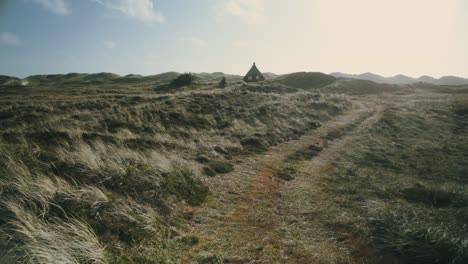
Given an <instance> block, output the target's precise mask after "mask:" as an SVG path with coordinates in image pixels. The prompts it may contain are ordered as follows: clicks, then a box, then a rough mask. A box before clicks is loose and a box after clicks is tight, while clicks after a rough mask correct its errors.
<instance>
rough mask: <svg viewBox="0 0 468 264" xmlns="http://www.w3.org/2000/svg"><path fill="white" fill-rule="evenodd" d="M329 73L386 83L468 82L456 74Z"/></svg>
mask: <svg viewBox="0 0 468 264" xmlns="http://www.w3.org/2000/svg"><path fill="white" fill-rule="evenodd" d="M330 75H332V76H335V77H337V78H348V79H359V80H368V81H373V82H377V83H388V84H412V83H419V82H425V83H430V84H437V85H462V84H468V79H465V78H461V77H456V76H445V77H442V78H440V79H436V78H433V77H430V76H427V75H424V76H421V77H419V78H412V77H409V76H405V75H401V74H400V75H396V76H393V77H383V76H380V75H377V74H373V73H363V74H346V73H341V72H333V73H330Z"/></svg>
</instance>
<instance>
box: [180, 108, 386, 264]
mask: <svg viewBox="0 0 468 264" xmlns="http://www.w3.org/2000/svg"><path fill="white" fill-rule="evenodd" d="M383 109H384V106H383V105H377V104H374V103H372V102H370V101H369V102H364V101H353V107H352V109H351V110H349V111H347V112H345V113H344V114H342V115H339V116H336V117H335V118H333V119H332V120H330V121H328V122H326V123H323V124H322V126H321V127H320V128H319V129H316V130H313V131H311V132H310V133H308V134H306V135H304V136H302V137H301V138H300V139H298V140H292V141H289V142H286V143H283V144H281V145H278V146H276V147H273V148H271V149H270V150H269V151H268V152H266V153H263V154H259V155H256V156H252V157H251V158H250V159H249V160H243V162H242V163H240V164H238V165H237V166H236V167H235V170H234V172H232V173H230V174H228V175H225V176H222V177H217V178H214V181H213V182H212V183H211V186H210V188H211V190H212V196H211V198H210V200H209V201H208V202H207V203H206V204H205V205H204V206H203V207H202V208H200V209H199V210H198V211H197V212H196V214H195V218H194V219H195V220H194V225H193V232H192V234H194V235H196V236H198V237H199V238H200V243H199V244H198V245H196V246H194V247H193V248H192V249H191V250H190V252H186V254H184V255H185V256H184V258H183V260H182V263H190V262H195V263H196V260H197V258H200V256H216V258H218V259H219V262H221V263H311V262H309V261H313V263H315V262H317V261H318V259H317V258H316V256H315V255H314V252H313V251H315V250H317V248H314V247H313V246H311V245H309V244H310V243H302V241H301V238H300V237H298V236H299V235H304V234H295V231H297V225H296V226H294V225H291V224H290V220H291V219H290V218H291V217H296V216H294V215H297V214H301V215H303V213H304V212H303V211H304V210H306V208H307V207H308V206H303V205H304V203H308V204H309V206H316V205H319V204H320V203H321V201H320V199H326V197H323V196H320V195H314V190H315V191H317V192H318V190H317V186H318V185H319V182H318V181H320V179H323V177H325V176H327V174H328V173H329V172H330V168H331V166H332V165H331V164H332V162H333V161H334V160H335V159H337V158H338V157H339V155H340V150H342V149H343V148H344V147H345V146H346V144H349V143H350V142H352V138H353V136H354V135H356V134H357V133H359V131H361V130H363V129H366V128H367V127H369V126H370V125H371V124H373V123H374V122H376V121H378V120H379V118H380V116H381V114H382V111H383ZM346 128H348V129H347V131H348V132H347V133H345V134H344V135H342V136H340V137H338V138H336V139H334V140H332V141H329V140H327V139H325V138H326V136H327V134H329V133H330V132H332V131H337V130H340V129H346ZM311 145H315V146H320V147H323V150H322V151H321V152H320V153H319V155H318V156H316V157H314V158H312V159H308V160H304V161H291V160H290V159H288V157H290V155H292V154H294V153H295V152H297V151H299V150H303V149H306V148H308V147H309V146H311ZM290 163H294V166H295V168H296V169H297V172H296V173H295V177H296V179H294V180H293V181H290V182H285V181H282V180H280V179H279V178H278V177H277V174H278V173H279V171H280V170H281V169H282V168H284V167H287V166H289V165H290ZM301 190H302V191H304V192H308V194H307V195H306V196H303V195H304V193H301V192H300V191H301ZM298 191H299V192H298ZM298 194H300V196H299V195H298ZM296 195H297V197H296V198H295V197H294V196H296ZM291 199H293V200H291ZM294 199H297V202H296V200H294ZM307 199H310V201H306V200H307ZM287 201H293V202H292V203H291V202H287ZM323 202H324V203H325V202H326V201H323ZM292 222H294V221H292ZM307 224H309V225H311V224H313V221H308V223H307ZM299 226H300V223H299ZM290 229H291V230H290ZM314 232H317V230H315V231H314ZM310 235H313V234H310ZM317 242H320V241H317ZM319 244H320V243H319ZM314 256H315V257H314ZM210 263H211V262H210Z"/></svg>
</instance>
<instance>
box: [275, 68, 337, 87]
mask: <svg viewBox="0 0 468 264" xmlns="http://www.w3.org/2000/svg"><path fill="white" fill-rule="evenodd" d="M335 81H336V77H334V76H331V75H326V74H324V73H320V72H296V73H291V74H286V75H282V76H280V77H277V78H275V79H273V80H271V82H273V83H278V84H282V85H286V86H289V87H293V88H300V89H309V88H321V87H324V86H327V85H329V84H332V83H334V82H335Z"/></svg>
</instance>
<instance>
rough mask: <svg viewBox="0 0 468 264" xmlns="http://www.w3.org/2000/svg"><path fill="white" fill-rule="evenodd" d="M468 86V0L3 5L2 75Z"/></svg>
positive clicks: (29, 0) (75, 0)
mask: <svg viewBox="0 0 468 264" xmlns="http://www.w3.org/2000/svg"><path fill="white" fill-rule="evenodd" d="M253 61H256V62H257V65H258V66H259V68H260V70H262V71H270V72H275V73H289V72H295V71H321V72H326V73H329V72H334V71H341V72H346V73H363V72H374V73H377V74H382V75H385V76H390V75H395V74H399V73H402V74H407V75H410V76H414V77H418V76H420V75H423V74H427V75H432V76H435V77H440V76H442V75H459V76H464V77H468V0H7V1H5V0H0V74H5V75H15V76H20V77H25V76H27V75H30V74H41V73H68V72H103V71H105V72H114V73H118V74H128V73H139V74H145V75H149V74H156V73H160V72H166V71H179V72H182V71H192V72H215V71H222V72H226V73H237V74H244V73H245V72H246V71H247V70H248V69H249V67H250V66H251V63H252V62H253Z"/></svg>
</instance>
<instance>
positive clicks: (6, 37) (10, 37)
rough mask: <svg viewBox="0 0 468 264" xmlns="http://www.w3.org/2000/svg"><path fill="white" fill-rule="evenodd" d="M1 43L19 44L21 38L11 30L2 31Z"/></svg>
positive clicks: (6, 44)
mask: <svg viewBox="0 0 468 264" xmlns="http://www.w3.org/2000/svg"><path fill="white" fill-rule="evenodd" d="M0 44H1V45H5V46H18V45H20V44H21V40H20V39H19V38H18V36H16V35H15V34H13V33H11V32H0Z"/></svg>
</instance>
